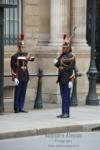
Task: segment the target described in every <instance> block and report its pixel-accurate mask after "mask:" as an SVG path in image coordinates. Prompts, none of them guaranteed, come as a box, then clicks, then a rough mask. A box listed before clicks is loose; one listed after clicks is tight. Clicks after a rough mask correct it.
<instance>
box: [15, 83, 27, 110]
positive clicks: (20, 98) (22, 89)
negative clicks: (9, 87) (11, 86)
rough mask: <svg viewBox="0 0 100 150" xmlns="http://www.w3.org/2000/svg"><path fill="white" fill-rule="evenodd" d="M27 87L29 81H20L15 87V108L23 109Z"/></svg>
mask: <svg viewBox="0 0 100 150" xmlns="http://www.w3.org/2000/svg"><path fill="white" fill-rule="evenodd" d="M26 89H27V82H23V81H21V82H19V84H18V86H16V87H15V93H14V110H15V111H16V110H22V109H23V107H24V102H25V95H26Z"/></svg>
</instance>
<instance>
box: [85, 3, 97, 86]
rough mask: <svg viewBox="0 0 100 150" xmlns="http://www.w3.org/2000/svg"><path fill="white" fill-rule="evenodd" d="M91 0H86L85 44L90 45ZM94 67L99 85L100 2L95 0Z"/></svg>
mask: <svg viewBox="0 0 100 150" xmlns="http://www.w3.org/2000/svg"><path fill="white" fill-rule="evenodd" d="M91 14H92V13H91V0H87V34H86V38H87V42H88V44H89V45H91V17H92V15H91ZM95 32H96V39H95V42H96V67H97V71H98V77H97V83H100V0H96V31H95Z"/></svg>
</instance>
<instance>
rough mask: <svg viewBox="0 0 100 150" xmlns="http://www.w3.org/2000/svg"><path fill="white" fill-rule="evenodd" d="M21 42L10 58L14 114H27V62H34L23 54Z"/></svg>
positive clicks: (32, 58)
mask: <svg viewBox="0 0 100 150" xmlns="http://www.w3.org/2000/svg"><path fill="white" fill-rule="evenodd" d="M23 46H24V43H23V41H19V42H18V51H17V52H16V54H14V55H13V56H12V57H11V73H12V80H13V81H14V83H15V93H14V112H15V113H19V112H27V111H25V110H24V109H23V108H24V102H25V95H26V89H27V84H28V81H29V73H28V67H27V64H28V61H34V57H30V56H28V54H27V53H25V52H23V48H24V47H23Z"/></svg>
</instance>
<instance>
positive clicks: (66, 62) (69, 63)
mask: <svg viewBox="0 0 100 150" xmlns="http://www.w3.org/2000/svg"><path fill="white" fill-rule="evenodd" d="M55 66H56V67H57V68H58V79H57V83H58V82H59V83H60V84H66V83H67V82H68V81H69V80H70V76H71V75H72V74H73V71H74V69H75V56H74V55H73V54H72V52H66V53H62V54H61V55H60V56H59V58H58V62H57V63H56V65H55Z"/></svg>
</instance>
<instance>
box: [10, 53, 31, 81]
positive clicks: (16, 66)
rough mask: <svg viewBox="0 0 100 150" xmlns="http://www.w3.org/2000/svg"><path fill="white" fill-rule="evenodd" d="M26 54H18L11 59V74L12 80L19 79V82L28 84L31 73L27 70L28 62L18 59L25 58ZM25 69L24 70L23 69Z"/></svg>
mask: <svg viewBox="0 0 100 150" xmlns="http://www.w3.org/2000/svg"><path fill="white" fill-rule="evenodd" d="M26 55H27V54H26V53H23V52H17V53H16V54H14V55H13V56H12V57H11V73H12V79H13V80H14V78H15V77H16V78H18V80H19V81H25V82H27V81H28V80H29V72H28V69H27V63H28V61H27V60H18V57H22V56H25V57H26ZM23 67H24V68H23Z"/></svg>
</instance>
